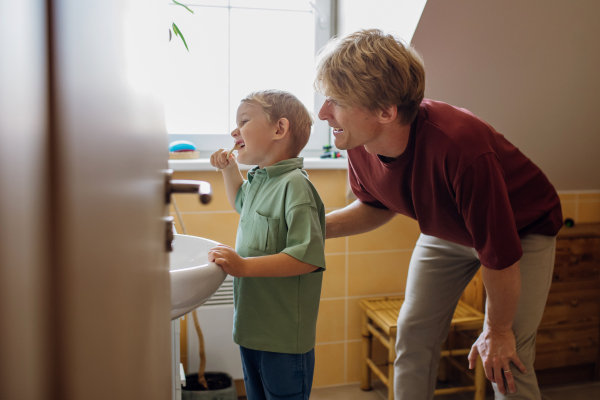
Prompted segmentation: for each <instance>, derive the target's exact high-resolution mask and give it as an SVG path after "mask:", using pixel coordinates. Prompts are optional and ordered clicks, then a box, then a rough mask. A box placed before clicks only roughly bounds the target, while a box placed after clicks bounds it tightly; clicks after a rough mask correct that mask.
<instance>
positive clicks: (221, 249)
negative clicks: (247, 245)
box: [208, 244, 246, 278]
mask: <svg viewBox="0 0 600 400" xmlns="http://www.w3.org/2000/svg"><path fill="white" fill-rule="evenodd" d="M208 261H209V262H214V263H216V264H217V265H218V266H220V267H221V268H223V270H224V271H225V272H227V273H228V274H229V275H231V276H235V277H236V278H239V277H242V276H246V260H245V259H244V258H242V257H241V256H240V255H239V254H238V253H237V252H236V251H235V250H234V249H233V248H231V247H229V246H227V245H224V244H220V245H218V246H217V247H213V248H212V249H210V251H209V252H208Z"/></svg>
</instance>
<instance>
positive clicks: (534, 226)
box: [315, 30, 562, 400]
mask: <svg viewBox="0 0 600 400" xmlns="http://www.w3.org/2000/svg"><path fill="white" fill-rule="evenodd" d="M315 88H316V89H317V90H318V91H319V92H321V93H323V94H324V95H325V96H327V101H325V103H324V104H323V106H322V108H321V110H320V112H319V118H320V119H322V120H326V121H327V122H328V123H329V125H330V126H331V127H333V135H334V136H335V145H336V146H337V147H338V148H340V149H345V150H348V174H349V178H350V183H351V186H352V190H353V191H354V193H355V195H356V197H357V199H358V200H357V201H355V202H354V203H352V204H351V205H349V206H347V207H346V208H343V209H341V210H338V211H335V212H332V213H329V214H327V216H326V224H327V225H326V232H327V233H326V237H327V238H334V237H341V236H348V235H355V234H359V233H363V232H368V231H370V230H373V229H375V228H377V227H379V226H381V225H383V224H385V223H387V222H388V221H390V220H391V219H392V218H393V217H394V216H395V215H396V214H398V213H400V214H404V215H407V216H409V217H411V218H413V219H416V220H417V221H418V223H419V227H420V229H421V232H422V234H421V236H420V238H419V240H418V242H417V244H416V247H415V250H414V252H413V255H412V258H411V262H410V266H409V272H408V281H407V287H406V293H405V301H404V305H403V306H402V309H401V312H400V315H399V317H398V337H397V343H396V353H397V359H396V362H395V377H394V392H395V398H396V400H417V399H431V398H432V397H433V392H434V390H435V380H436V375H437V367H438V363H439V356H440V347H441V344H442V342H443V341H444V340H445V338H446V336H447V334H448V330H449V325H450V321H451V319H452V315H453V313H454V309H455V307H456V304H457V302H458V300H459V298H460V295H461V294H462V292H463V290H464V288H465V287H466V285H467V284H468V283H469V281H470V280H471V278H472V277H473V275H474V274H475V273H476V272H477V270H478V269H479V267H480V265H483V268H482V277H483V282H484V285H485V288H486V293H487V302H486V318H485V325H484V330H483V333H482V334H481V336H480V337H479V338H478V339H477V341H476V342H475V343H474V344H473V347H472V349H471V353H470V355H469V363H470V367H471V368H473V367H474V365H475V362H476V360H477V356H478V355H480V356H481V358H482V361H483V365H484V368H485V372H486V376H487V378H488V379H489V380H490V381H492V384H493V387H494V391H495V393H496V398H497V399H504V398H505V395H506V394H508V393H511V395H510V397H511V398H514V399H517V398H518V399H528V400H531V399H541V396H540V393H539V389H538V385H537V380H536V377H535V373H534V370H533V360H534V356H535V337H536V331H537V327H538V325H539V323H540V321H541V318H542V314H543V310H544V306H545V303H546V299H547V296H548V291H549V289H550V283H551V280H552V270H553V267H554V252H555V244H556V234H557V233H558V230H559V229H560V227H561V226H562V214H561V208H560V201H559V198H558V196H557V194H556V191H555V190H554V188H553V186H552V185H551V184H550V182H549V181H548V179H547V178H546V176H545V175H544V174H543V173H542V171H540V169H539V168H538V167H537V166H536V165H534V164H533V163H532V162H531V160H529V159H528V158H527V157H525V156H524V155H523V154H522V153H521V152H520V151H519V150H518V149H517V148H516V147H515V146H513V145H512V144H511V143H509V142H508V141H507V140H506V139H505V138H504V136H502V135H501V134H499V133H498V132H496V131H495V130H494V129H493V128H492V127H491V126H489V125H488V124H486V123H485V122H484V121H482V120H480V119H479V118H477V117H476V116H474V115H473V114H471V113H470V112H469V111H467V110H464V109H460V108H456V107H452V106H450V105H448V104H445V103H441V102H436V101H432V100H428V99H423V97H424V92H425V72H424V68H423V62H422V60H421V58H420V56H419V55H418V53H417V52H416V51H415V50H414V49H412V48H411V47H409V46H405V45H404V44H403V43H402V42H400V41H399V40H397V39H395V38H394V37H393V36H391V35H385V34H383V32H381V31H379V30H368V31H359V32H356V33H354V34H351V35H349V36H346V37H343V38H339V39H332V40H331V41H330V43H329V44H328V45H327V46H326V48H325V49H324V50H323V51H322V52H321V53H320V55H319V61H318V68H317V78H316V80H315Z"/></svg>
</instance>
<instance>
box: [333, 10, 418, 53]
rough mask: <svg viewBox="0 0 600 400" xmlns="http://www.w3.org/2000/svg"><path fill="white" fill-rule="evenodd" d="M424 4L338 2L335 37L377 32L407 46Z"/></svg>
mask: <svg viewBox="0 0 600 400" xmlns="http://www.w3.org/2000/svg"><path fill="white" fill-rule="evenodd" d="M426 2H427V0H370V1H364V0H338V36H343V35H346V34H348V33H352V32H354V31H357V30H359V29H372V28H379V29H382V30H384V31H385V32H387V33H391V34H394V35H396V36H399V37H400V38H402V39H403V40H404V41H406V42H407V43H410V41H411V39H412V36H413V33H414V32H415V28H416V27H417V23H418V22H419V17H420V16H421V12H422V11H423V7H425V3H426Z"/></svg>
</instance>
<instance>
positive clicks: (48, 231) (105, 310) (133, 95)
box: [0, 0, 171, 400]
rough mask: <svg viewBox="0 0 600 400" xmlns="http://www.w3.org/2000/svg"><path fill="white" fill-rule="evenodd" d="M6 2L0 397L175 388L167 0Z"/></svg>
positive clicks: (0, 109)
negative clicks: (167, 195)
mask: <svg viewBox="0 0 600 400" xmlns="http://www.w3.org/2000/svg"><path fill="white" fill-rule="evenodd" d="M7 3H8V4H7ZM1 4H2V6H1V8H0V37H1V38H0V40H2V42H0V63H1V64H0V65H1V67H0V83H2V84H3V85H2V87H1V88H0V92H1V94H0V117H2V118H3V120H2V121H0V128H1V129H2V131H1V134H2V139H1V142H0V157H2V161H1V164H0V166H1V167H2V171H1V172H0V178H1V179H0V193H1V194H2V196H1V197H2V200H0V239H1V241H2V243H1V244H0V251H1V253H0V262H2V266H1V267H0V268H1V269H0V271H2V272H0V296H2V297H0V300H7V302H6V303H5V301H1V302H0V328H1V329H2V333H1V334H0V351H2V356H0V398H2V399H3V400H12V399H19V400H21V399H60V400H79V399H86V400H87V399H98V400H108V399H110V400H117V399H123V400H125V399H127V400H131V399H137V398H139V399H157V400H159V399H160V400H165V399H169V398H170V396H171V387H170V383H171V358H170V357H171V355H170V318H169V311H170V294H169V276H168V255H167V253H166V252H165V237H164V236H165V235H164V233H165V228H164V222H163V221H162V217H163V216H164V215H165V204H164V194H163V186H164V182H163V180H164V178H163V170H164V169H165V168H166V167H167V150H166V148H167V136H166V131H165V128H164V122H163V109H162V104H161V103H160V101H159V91H158V90H159V89H160V88H159V87H158V86H157V83H158V82H159V81H160V79H158V75H157V74H156V73H155V72H156V69H157V68H158V66H159V63H160V61H161V55H162V54H163V48H164V46H166V45H167V40H168V39H167V37H168V31H167V29H168V21H165V20H163V19H162V11H161V9H160V7H162V6H163V5H164V2H162V1H160V0H102V1H81V0H56V1H34V0H20V1H18V2H4V1H3V2H1ZM46 6H48V7H49V8H48V9H46V8H45V7H46ZM15 19H16V21H17V22H15ZM7 42H8V43H10V44H11V45H10V46H8V45H6V43H7ZM16 61H18V62H19V63H20V64H18V65H16V66H15V65H13V63H14V62H16ZM23 91H25V92H23ZM4 118H7V119H4ZM19 135H20V136H19ZM6 168H8V169H6ZM5 221H7V222H8V223H5ZM9 296H10V297H9ZM5 297H6V298H5ZM5 333H6V334H5ZM7 349H8V351H9V352H8V354H9V357H7V358H5V354H6V353H5V351H6V350H7ZM27 385H29V386H27Z"/></svg>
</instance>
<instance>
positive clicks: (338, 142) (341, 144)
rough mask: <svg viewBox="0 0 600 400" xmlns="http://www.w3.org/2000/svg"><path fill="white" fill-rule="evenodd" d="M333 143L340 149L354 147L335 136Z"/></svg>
mask: <svg viewBox="0 0 600 400" xmlns="http://www.w3.org/2000/svg"><path fill="white" fill-rule="evenodd" d="M333 143H334V144H335V147H337V148H338V149H339V150H350V149H352V148H353V147H351V146H349V145H348V143H346V142H343V141H341V140H339V139H338V138H335V140H334V141H333Z"/></svg>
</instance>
